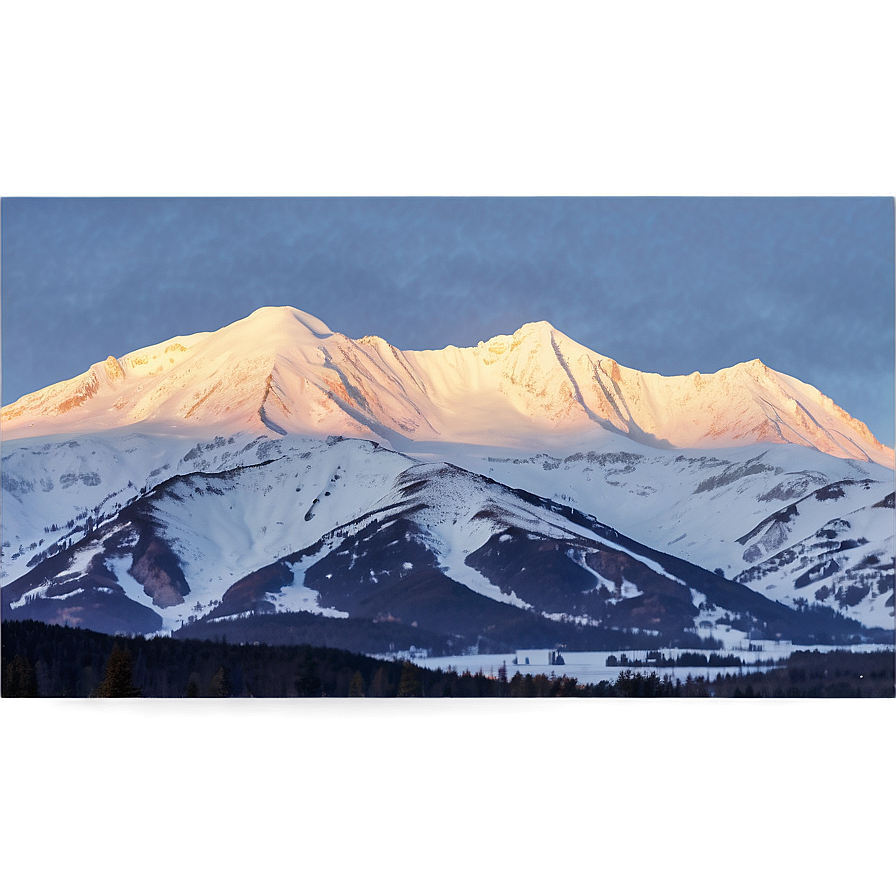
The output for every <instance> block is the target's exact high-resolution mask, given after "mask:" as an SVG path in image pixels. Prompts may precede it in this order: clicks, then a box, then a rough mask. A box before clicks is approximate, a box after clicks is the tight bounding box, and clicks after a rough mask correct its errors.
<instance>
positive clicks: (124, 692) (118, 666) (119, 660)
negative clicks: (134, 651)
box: [95, 643, 142, 697]
mask: <svg viewBox="0 0 896 896" xmlns="http://www.w3.org/2000/svg"><path fill="white" fill-rule="evenodd" d="M95 694H96V696H97V697H140V696H142V695H141V693H140V688H135V687H134V661H133V660H132V659H131V654H130V653H129V652H128V651H127V650H123V649H122V648H121V647H119V646H118V644H117V643H116V644H113V645H112V653H111V654H109V661H108V662H107V663H106V675H105V677H104V678H103V680H102V681H101V682H100V686H99V687H98V688H97V689H96V692H95Z"/></svg>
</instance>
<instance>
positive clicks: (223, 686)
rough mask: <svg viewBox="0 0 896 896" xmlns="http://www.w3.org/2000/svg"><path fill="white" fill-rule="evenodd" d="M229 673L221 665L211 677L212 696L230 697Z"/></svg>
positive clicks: (231, 694)
mask: <svg viewBox="0 0 896 896" xmlns="http://www.w3.org/2000/svg"><path fill="white" fill-rule="evenodd" d="M232 696H233V689H232V688H231V685H230V673H229V672H228V671H227V670H226V669H225V668H224V667H223V666H221V667H220V668H219V669H218V671H217V672H215V674H214V677H213V678H212V697H232Z"/></svg>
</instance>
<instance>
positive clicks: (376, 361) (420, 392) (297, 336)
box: [0, 306, 894, 467]
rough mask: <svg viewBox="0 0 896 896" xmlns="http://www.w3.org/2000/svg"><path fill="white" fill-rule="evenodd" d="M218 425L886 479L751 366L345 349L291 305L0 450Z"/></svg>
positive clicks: (541, 346)
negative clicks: (103, 434) (764, 453)
mask: <svg viewBox="0 0 896 896" xmlns="http://www.w3.org/2000/svg"><path fill="white" fill-rule="evenodd" d="M213 423H214V424H215V425H217V426H218V427H219V428H223V429H222V431H227V432H236V431H248V430H252V429H254V430H257V431H258V432H269V433H272V434H275V435H285V434H287V433H289V434H295V435H303V436H308V437H321V436H326V435H334V434H335V435H342V436H346V437H358V438H376V439H378V440H381V441H385V442H387V443H388V444H390V445H391V446H392V447H395V448H396V449H397V450H403V449H405V448H407V447H409V446H410V445H412V444H414V443H417V442H421V441H424V442H426V441H432V442H462V443H472V442H476V443H481V444H494V445H504V446H522V445H527V446H535V447H551V446H553V445H556V444H558V443H560V442H563V443H586V442H589V441H593V440H594V439H599V438H600V437H601V433H602V432H610V433H615V434H618V435H623V436H625V437H627V438H629V439H632V440H633V441H635V442H638V443H640V444H645V445H650V446H654V447H665V448H712V447H729V446H733V445H738V444H753V443H763V442H773V443H787V442H790V443H793V444H801V445H808V446H810V447H813V448H816V449H817V450H820V451H823V452H825V453H828V454H832V455H834V456H838V457H845V458H855V459H858V460H872V461H874V462H876V463H878V464H881V465H883V466H887V467H892V466H893V462H894V461H893V458H894V455H893V451H892V449H890V448H888V447H887V446H884V445H882V444H881V443H880V442H879V441H878V440H877V439H876V438H875V437H874V436H873V435H872V434H871V433H870V431H869V430H868V428H867V427H866V426H865V424H864V423H862V422H861V421H858V420H856V419H854V418H853V417H851V416H850V415H849V414H848V413H847V412H846V411H845V410H843V409H842V408H840V407H839V406H837V405H836V404H835V403H834V402H833V401H832V400H831V399H830V398H828V397H827V396H825V395H823V394H822V393H821V392H819V391H818V390H817V389H816V388H815V387H814V386H811V385H808V384H806V383H803V382H801V381H800V380H797V379H796V378H794V377H791V376H788V375H787V374H782V373H779V372H777V371H774V370H772V369H771V368H768V367H767V366H766V365H764V364H763V363H762V362H761V361H759V360H758V359H754V360H752V361H748V362H744V363H741V364H736V365H734V366H732V367H728V368H723V369H721V370H719V371H716V372H715V373H708V374H707V373H700V372H694V373H691V374H688V375H686V376H684V375H682V376H669V377H666V376H662V375H660V374H656V373H645V372H642V371H637V370H634V369H632V368H627V367H624V366H622V365H620V364H619V363H618V362H616V361H615V360H614V359H612V358H608V357H606V356H604V355H601V354H599V353H597V352H595V351H593V350H591V349H589V348H586V347H585V346H582V345H580V344H579V343H577V342H575V341H574V340H572V339H571V338H569V337H568V336H566V335H565V334H563V333H561V332H560V331H558V330H557V329H556V328H554V327H553V326H552V325H551V324H550V323H549V322H547V321H537V322H532V323H527V324H524V325H523V326H521V327H520V328H518V329H517V330H516V331H515V332H514V333H513V334H510V335H508V336H504V335H499V336H494V337H492V338H491V339H488V340H486V341H484V342H480V343H478V345H476V346H472V347H456V346H451V345H449V346H446V347H445V348H443V349H430V350H422V351H415V350H407V351H402V350H400V349H398V348H396V347H394V346H392V345H390V344H389V343H388V342H386V341H385V340H383V339H382V338H380V337H378V336H364V337H361V338H360V339H357V340H353V339H350V338H349V337H347V336H344V335H343V334H340V333H336V332H334V331H332V330H331V329H330V328H329V327H327V326H326V324H324V323H323V322H322V321H320V320H319V319H318V318H316V317H314V316H313V315H310V314H307V313H306V312H303V311H299V310H297V309H295V308H291V307H290V306H279V307H265V308H260V309H258V310H256V311H255V312H253V313H252V314H251V315H249V316H248V317H247V318H244V319H242V320H240V321H236V322H234V323H232V324H230V325H228V326H226V327H223V328H222V329H220V330H217V331H214V332H208V333H197V334H193V335H191V336H176V337H173V338H172V339H170V340H167V341H165V342H162V343H158V344H157V345H154V346H149V347H147V348H144V349H138V350H136V351H134V352H130V353H128V354H126V355H123V356H122V357H120V358H116V357H114V356H111V355H110V356H109V357H108V358H107V359H106V361H102V362H97V363H96V364H93V365H91V367H90V368H89V369H88V370H87V371H85V372H84V373H83V374H81V375H80V376H78V377H74V378H73V379H70V380H67V381H64V382H62V383H57V384H54V385H52V386H48V387H47V388H45V389H42V390H39V391H37V392H34V393H31V394H29V395H26V396H23V397H22V398H20V399H19V400H18V401H16V402H14V403H13V404H11V405H7V406H6V407H4V408H3V411H2V418H0V426H2V432H3V437H4V438H5V439H12V438H17V437H28V436H32V435H48V434H53V433H60V432H72V433H75V432H85V431H91V430H93V431H98V430H108V429H115V428H122V427H133V426H149V427H158V426H163V427H169V428H170V427H177V428H183V427H191V426H197V425H211V424H213Z"/></svg>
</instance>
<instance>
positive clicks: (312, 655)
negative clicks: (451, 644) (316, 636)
mask: <svg viewBox="0 0 896 896" xmlns="http://www.w3.org/2000/svg"><path fill="white" fill-rule="evenodd" d="M0 628H2V651H0V656H2V695H3V697H4V698H8V697H893V696H894V695H896V693H894V686H896V670H894V653H893V651H881V652H876V653H852V652H850V651H845V650H844V651H832V652H830V653H819V652H817V651H808V650H804V651H797V652H795V653H794V654H792V655H791V656H790V658H789V659H788V660H787V661H786V662H785V663H784V664H782V665H781V666H778V667H775V668H770V669H764V670H762V671H756V672H744V671H743V668H742V667H741V668H736V669H735V671H734V672H732V671H718V672H717V673H713V672H710V671H709V669H707V674H706V675H705V676H704V675H699V676H696V677H692V676H690V675H689V676H687V677H686V678H685V680H684V681H682V680H681V679H680V678H676V677H674V676H673V675H670V674H668V673H666V674H663V675H660V674H658V672H657V671H655V670H651V671H647V670H641V669H632V668H625V669H622V670H621V671H620V673H619V676H618V677H617V678H616V680H615V681H613V682H599V683H597V684H582V683H579V682H578V681H577V680H576V679H575V678H574V677H571V676H566V675H557V674H555V673H551V674H550V675H546V674H536V675H532V674H527V675H523V674H522V673H521V672H516V673H515V674H512V675H511V674H509V672H508V670H507V668H506V666H504V667H501V669H499V670H498V673H497V674H496V675H495V676H494V677H491V676H488V675H485V674H484V673H483V672H482V671H479V672H476V673H472V672H464V673H458V672H457V671H452V670H449V671H440V670H430V669H424V668H421V667H419V666H416V665H414V664H412V663H410V662H408V661H389V660H383V659H377V658H374V657H370V656H365V655H363V654H358V653H351V652H348V651H345V650H338V649H335V648H329V647H313V646H283V645H277V646H269V645H264V644H231V643H228V642H227V641H226V640H221V641H206V640H204V641H191V640H182V639H174V638H142V637H124V636H111V635H104V634H99V633H97V632H92V631H89V630H86V629H78V628H68V627H63V626H57V625H47V624H45V623H42V622H36V621H12V622H3V623H2V627H0ZM561 668H562V667H561Z"/></svg>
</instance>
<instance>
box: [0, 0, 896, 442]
mask: <svg viewBox="0 0 896 896" xmlns="http://www.w3.org/2000/svg"><path fill="white" fill-rule="evenodd" d="M0 15H2V17H3V18H2V28H3V31H2V40H3V46H2V50H3V58H2V65H3V71H2V75H3V81H2V90H3V95H2V100H3V106H2V114H3V122H2V124H3V131H2V190H3V199H4V201H3V206H2V238H3V245H2V252H3V256H2V261H3V271H2V292H3V295H2V298H3V304H2V324H3V331H2V348H3V358H2V362H3V402H4V403H8V402H9V401H12V400H14V399H15V398H17V397H19V395H21V394H23V393H25V392H27V391H31V390H33V389H37V388H41V387H43V386H46V385H49V384H50V383H52V382H55V381H57V380H59V379H63V378H67V377H70V376H74V375H76V374H77V373H79V372H81V371H82V370H84V369H85V368H86V367H87V366H89V364H90V363H92V362H94V361H96V360H101V359H103V358H105V357H106V356H107V355H109V354H116V355H121V354H124V353H125V352H127V351H130V350H132V349H135V348H138V347H140V346H142V345H146V344H149V343H152V342H156V341H161V340H163V339H166V338H169V337H171V336H174V335H177V334H182V333H188V332H195V331H197V330H205V329H214V328H217V327H220V326H223V325H224V324H226V323H229V322H231V321H232V320H234V319H236V318H239V317H242V316H244V315H246V314H248V313H250V312H251V311H252V310H253V309H254V308H256V307H258V306H260V305H263V304H294V305H297V306H298V307H302V308H304V309H305V310H307V311H310V312H311V313H313V314H316V315H317V316H318V317H320V318H322V319H323V320H324V321H326V322H327V323H328V324H329V325H330V326H331V327H332V328H334V329H336V330H340V331H342V332H345V333H347V334H348V335H350V336H361V335H364V334H365V333H370V332H375V333H377V334H378V335H381V336H383V337H384V338H386V339H388V340H389V341H390V342H392V343H393V344H395V345H398V346H399V347H401V348H440V347H442V346H444V345H446V344H449V343H453V344H459V345H466V344H474V343H475V342H477V341H478V340H480V339H487V338H489V337H490V336H492V335H495V334H497V333H506V332H510V331H512V330H514V329H516V328H517V327H519V326H520V325H521V324H522V323H524V322H526V321H529V320H537V319H548V320H550V321H551V322H552V323H553V324H554V325H555V326H556V327H557V328H558V329H560V330H562V331H564V332H565V333H567V334H568V335H569V336H570V337H572V338H574V339H576V340H577V341H579V342H581V343H583V344H585V345H587V346H589V347H590V348H593V349H595V350H597V351H599V352H602V353H604V354H607V355H610V356H612V357H615V358H616V359H617V360H618V361H619V362H620V363H622V364H625V365H627V366H631V367H637V368H640V369H644V370H654V371H658V372H660V373H666V374H674V373H690V372H691V371H693V370H696V369H699V370H702V371H712V370H716V369H718V368H720V367H724V366H730V365H731V364H735V363H738V362H739V361H744V360H749V359H751V358H754V357H760V358H762V360H763V361H765V363H766V364H768V365H769V366H771V367H774V368H776V369H778V370H781V371H783V372H785V373H789V374H791V375H793V376H796V377H798V378H800V379H803V380H805V381H808V382H811V383H813V384H814V385H816V386H818V387H819V388H820V389H821V390H822V391H824V392H825V393H827V394H829V395H830V396H831V397H832V398H834V400H835V401H837V402H838V403H839V404H841V405H842V406H844V407H845V408H846V409H847V410H848V411H849V412H850V413H852V414H853V415H855V416H857V417H859V418H860V419H863V420H864V421H865V422H866V423H868V425H869V426H870V427H871V429H872V431H873V432H874V433H875V434H876V435H877V436H878V437H879V438H881V439H882V440H883V441H885V442H887V443H888V444H891V445H892V444H893V442H894V422H893V416H894V414H893V404H894V400H893V399H894V376H893V369H894V335H893V333H894V312H893V294H894V274H893V272H894V253H893V245H894V227H893V216H894V204H893V156H894V151H893V132H894V127H893V125H894V121H893V96H894V92H893V41H892V34H893V22H894V14H893V7H892V5H891V4H889V3H876V2H872V3H853V4H839V3H813V2H807V3H776V2H769V3H736V2H735V3H727V2H720V3H679V2H675V0H672V2H663V3H649V2H647V3H623V4H619V3H597V4H591V3H570V4H567V3H555V4H543V3H523V4H518V3H512V2H511V3H464V4H445V3H425V4H418V3H394V4H393V3H377V2H374V3H369V4H357V3H330V4H317V3H302V4H293V3H255V4H245V3H240V2H235V3H216V2H208V3H190V2H187V3H175V4H169V3H154V4H145V3H139V2H138V3H77V2H60V3H46V4H44V3H21V2H18V0H7V2H4V4H3V6H2V9H0Z"/></svg>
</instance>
